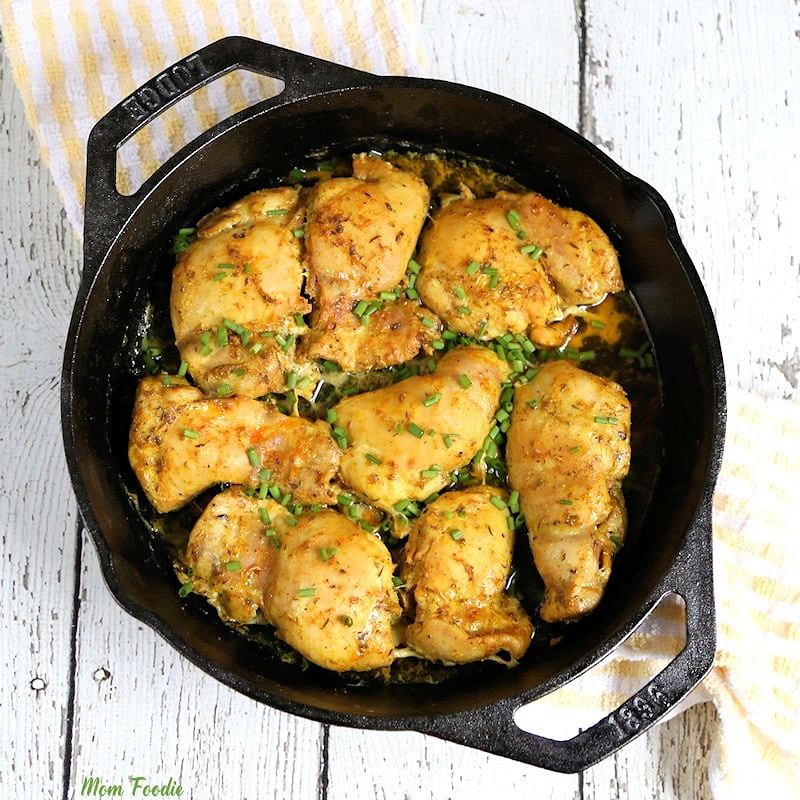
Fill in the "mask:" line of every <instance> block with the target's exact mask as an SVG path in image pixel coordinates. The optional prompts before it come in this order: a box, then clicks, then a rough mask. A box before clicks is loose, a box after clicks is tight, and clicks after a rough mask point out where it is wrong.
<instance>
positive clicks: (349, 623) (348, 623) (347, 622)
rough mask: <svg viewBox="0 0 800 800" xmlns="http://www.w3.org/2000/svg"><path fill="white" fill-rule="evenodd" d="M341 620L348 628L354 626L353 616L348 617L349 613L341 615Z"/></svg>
mask: <svg viewBox="0 0 800 800" xmlns="http://www.w3.org/2000/svg"><path fill="white" fill-rule="evenodd" d="M339 622H341V623H342V625H344V626H345V627H346V628H352V627H353V618H352V617H348V616H347V614H344V615H343V616H341V617H339Z"/></svg>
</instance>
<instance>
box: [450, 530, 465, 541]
mask: <svg viewBox="0 0 800 800" xmlns="http://www.w3.org/2000/svg"><path fill="white" fill-rule="evenodd" d="M447 533H448V534H449V535H450V538H451V539H452V540H453V541H454V542H458V541H461V539H463V538H464V534H463V532H462V531H460V530H459V529H458V528H453V529H452V530H449V531H448V532H447Z"/></svg>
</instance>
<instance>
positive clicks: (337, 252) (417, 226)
mask: <svg viewBox="0 0 800 800" xmlns="http://www.w3.org/2000/svg"><path fill="white" fill-rule="evenodd" d="M429 201H430V193H429V191H428V187H427V186H426V184H425V183H424V181H422V180H421V179H420V178H418V177H416V176H415V175H412V174H411V173H409V172H404V171H402V170H399V169H396V168H395V167H393V166H392V165H391V164H389V163H388V162H386V161H383V160H381V159H379V158H375V157H371V156H368V155H366V154H361V155H355V156H353V177H352V178H332V179H331V180H327V181H323V182H321V183H319V184H317V185H316V186H315V187H314V188H313V189H312V190H311V193H310V196H309V201H308V220H307V222H306V227H305V243H306V253H307V261H308V267H309V291H310V293H311V295H312V297H313V298H314V313H313V315H312V322H311V331H310V332H309V335H308V336H307V337H305V339H304V341H303V346H302V353H303V354H304V355H305V356H306V357H309V358H325V359H330V360H332V361H336V362H337V363H338V364H339V365H340V366H341V367H342V368H343V369H345V370H348V371H356V370H366V369H375V368H378V367H385V366H389V365H391V364H399V363H402V362H403V361H407V360H408V359H410V358H412V357H413V356H415V355H416V354H417V353H418V352H419V350H420V348H421V347H423V346H424V345H425V344H426V343H427V342H428V341H430V340H432V338H434V331H433V330H432V329H431V328H429V327H426V325H425V324H424V323H423V322H422V318H423V316H425V315H427V316H428V317H431V316H432V315H431V314H430V312H424V313H423V310H422V309H421V308H420V306H419V305H418V304H417V303H412V302H409V301H407V300H392V299H387V298H386V297H384V298H383V299H381V296H380V295H381V292H384V293H391V292H392V290H393V289H395V288H396V287H398V286H399V285H400V284H401V283H403V281H404V279H405V274H406V267H407V265H408V262H409V260H410V259H411V256H412V255H413V253H414V249H415V247H416V243H417V238H418V236H419V232H420V230H421V228H422V223H423V222H424V220H425V215H426V213H427V210H428V203H429ZM360 301H363V302H364V303H365V304H366V303H368V302H374V303H376V304H377V303H381V304H383V306H384V307H383V309H382V310H381V311H378V312H376V313H374V314H367V315H363V314H362V315H360V316H358V317H357V316H356V315H355V314H354V313H353V310H354V309H355V308H356V307H357V305H358V303H359V302H360ZM362 321H363V324H362Z"/></svg>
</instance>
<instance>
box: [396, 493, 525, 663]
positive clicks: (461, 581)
mask: <svg viewBox="0 0 800 800" xmlns="http://www.w3.org/2000/svg"><path fill="white" fill-rule="evenodd" d="M505 494H506V493H505V492H503V491H502V490H500V489H495V488H492V487H488V486H480V487H474V488H471V489H465V490H462V491H454V492H447V493H445V494H443V495H441V497H439V498H438V499H437V500H435V501H434V502H433V503H431V505H429V506H428V507H427V509H426V511H425V512H424V514H423V515H422V516H421V517H420V518H419V519H418V520H417V522H416V523H415V524H414V527H413V528H412V529H411V533H410V534H409V537H408V542H407V543H406V546H405V551H404V555H403V565H402V569H401V573H400V575H401V577H402V578H403V582H404V583H405V584H406V586H407V587H408V589H409V591H410V592H411V593H412V595H413V598H414V606H415V613H414V622H413V623H412V624H411V625H410V626H409V627H408V629H407V630H406V642H407V643H408V645H409V646H411V647H413V648H414V649H415V650H416V651H417V652H418V653H419V654H420V655H422V656H424V657H425V658H430V659H433V660H440V661H448V662H453V663H456V664H465V663H467V662H470V661H480V660H482V659H485V658H488V657H489V656H492V655H495V654H496V653H497V652H498V651H500V650H506V651H508V652H509V653H510V654H511V656H512V657H513V658H516V659H518V658H521V657H522V655H523V654H524V653H525V651H526V650H527V649H528V645H529V644H530V641H531V636H532V634H533V626H532V625H531V622H530V620H529V619H528V615H527V614H526V613H525V611H524V609H523V608H522V606H520V604H519V602H518V601H517V599H516V598H514V597H511V596H510V595H508V594H506V593H505V586H506V582H507V580H508V576H509V572H510V570H511V557H512V552H513V549H514V531H513V530H510V529H509V527H508V520H509V518H510V515H509V511H508V509H507V508H498V506H497V505H494V504H493V503H492V502H491V499H492V498H493V497H495V498H500V499H503V498H504V497H505Z"/></svg>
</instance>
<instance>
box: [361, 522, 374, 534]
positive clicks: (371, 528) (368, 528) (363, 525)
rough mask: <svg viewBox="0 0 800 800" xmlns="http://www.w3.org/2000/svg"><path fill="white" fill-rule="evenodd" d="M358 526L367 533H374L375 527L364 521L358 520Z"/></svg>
mask: <svg viewBox="0 0 800 800" xmlns="http://www.w3.org/2000/svg"><path fill="white" fill-rule="evenodd" d="M358 525H359V527H360V528H363V529H364V530H365V531H366V532H367V533H375V526H374V525H370V524H369V522H367V521H366V520H365V519H360V520H359V521H358Z"/></svg>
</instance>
